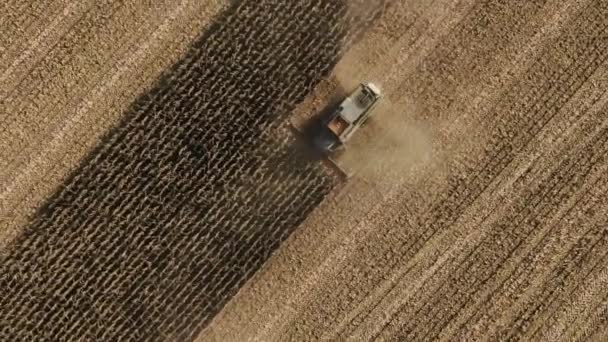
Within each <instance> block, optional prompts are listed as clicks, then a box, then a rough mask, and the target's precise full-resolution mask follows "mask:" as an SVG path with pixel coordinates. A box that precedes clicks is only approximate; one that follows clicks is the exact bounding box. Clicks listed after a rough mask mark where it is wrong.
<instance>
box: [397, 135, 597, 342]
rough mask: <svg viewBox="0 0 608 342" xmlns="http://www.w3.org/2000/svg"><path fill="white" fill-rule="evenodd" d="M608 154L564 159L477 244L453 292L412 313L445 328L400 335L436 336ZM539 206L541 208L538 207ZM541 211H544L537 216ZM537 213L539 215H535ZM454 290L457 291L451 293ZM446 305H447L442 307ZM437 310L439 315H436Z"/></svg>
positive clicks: (454, 279) (453, 280) (406, 330)
mask: <svg viewBox="0 0 608 342" xmlns="http://www.w3.org/2000/svg"><path fill="white" fill-rule="evenodd" d="M598 139H600V141H597V142H598V143H600V142H606V141H608V130H607V129H605V130H603V131H602V132H601V136H600V137H598ZM597 146H601V148H603V149H606V148H605V147H604V146H602V145H601V144H598V145H595V144H593V143H592V144H588V145H587V146H586V149H593V148H594V147H597ZM605 152H606V151H604V150H602V149H601V150H600V151H593V154H591V155H592V156H593V157H590V158H589V159H586V158H584V160H583V162H584V163H585V164H583V165H581V164H578V162H579V160H572V159H571V158H569V159H566V160H564V162H563V163H562V164H561V165H560V167H558V168H557V169H556V171H555V172H554V173H553V174H552V175H551V176H550V177H549V178H547V182H548V184H544V183H541V184H540V185H539V186H538V188H537V189H535V190H534V191H530V192H529V194H528V196H527V199H525V200H524V201H522V204H520V210H519V211H517V212H516V213H515V214H514V215H515V216H513V217H512V216H511V215H509V216H506V217H505V218H504V219H502V220H501V221H499V223H496V224H495V225H493V226H494V227H495V231H494V234H493V235H492V237H490V238H489V239H487V240H485V241H484V242H483V243H482V244H480V245H478V246H477V247H476V249H475V250H474V251H473V252H472V254H471V255H470V257H467V259H466V261H465V262H464V263H462V264H461V266H460V267H459V270H461V272H462V273H454V272H453V273H452V274H451V275H450V279H448V280H447V281H446V282H444V283H443V284H444V285H445V286H450V290H448V291H450V292H449V293H446V294H444V295H442V296H439V295H437V294H434V295H432V296H430V297H432V298H434V299H435V300H434V301H433V303H430V302H427V303H424V305H423V306H421V307H420V308H419V309H418V310H417V311H416V312H415V313H413V314H412V315H413V316H414V317H421V316H422V317H427V316H429V318H430V321H436V319H443V320H439V321H440V322H443V325H441V326H439V328H438V329H436V328H435V327H434V326H433V327H431V329H430V330H427V331H420V332H418V330H417V329H419V328H424V327H426V326H425V325H422V326H411V325H409V324H405V325H404V327H403V329H402V332H401V335H400V336H401V337H402V338H403V337H406V338H408V339H417V338H424V339H426V338H432V336H436V335H429V334H438V333H439V332H440V330H441V329H442V328H443V326H445V324H447V323H448V322H449V321H450V320H451V319H453V317H454V316H455V315H456V314H457V313H458V311H459V310H460V309H461V308H462V306H463V305H466V300H467V299H468V298H470V297H471V296H472V295H473V294H474V293H476V292H477V291H479V289H480V287H481V286H483V285H485V283H486V282H487V281H488V280H489V279H490V278H491V277H493V276H494V274H496V272H497V270H498V268H499V267H501V266H500V265H502V263H503V262H504V260H507V259H509V258H510V257H511V256H512V255H513V252H514V251H515V250H516V249H517V248H518V247H519V245H520V244H521V242H522V241H523V240H524V239H525V238H526V236H528V235H529V234H530V233H532V232H533V231H534V227H535V226H537V225H538V224H540V222H542V220H541V219H540V218H539V216H538V215H541V217H546V218H548V217H551V216H552V215H554V214H555V212H556V211H557V208H558V206H555V205H554V206H552V205H551V204H555V203H564V198H571V197H572V196H573V194H574V193H573V192H572V190H571V189H570V187H572V186H574V189H577V188H578V187H580V184H581V182H583V181H584V180H585V179H586V178H587V175H588V172H589V170H590V169H591V167H593V165H596V164H597V163H598V162H601V161H603V159H602V158H603V153H605ZM593 158H595V159H593ZM570 170H578V171H579V172H581V173H572V174H571V173H569V171H570ZM562 180H565V182H563V183H560V182H561V181H562ZM564 183H566V184H564ZM558 184H559V185H561V187H558V188H557V189H559V190H556V189H555V186H557V185H558ZM575 191H576V190H575ZM549 194H551V196H552V197H551V200H550V201H549V202H545V203H546V204H547V205H546V206H543V204H545V203H543V202H542V198H543V196H546V195H549ZM560 196H561V197H560ZM530 206H533V207H535V209H534V210H533V209H531V208H530ZM537 206H540V207H538V208H536V207H537ZM538 211H541V212H540V213H538ZM535 212H537V213H538V214H537V215H535ZM530 215H535V216H530ZM521 223H525V225H521ZM518 226H519V227H518ZM506 228H511V229H513V231H512V232H511V231H510V230H505V229H506ZM517 228H519V230H520V232H522V233H523V235H518V234H516V233H515V230H516V229H517ZM510 239H511V240H510ZM491 241H502V242H501V243H500V246H502V247H503V248H500V246H494V247H492V245H491V244H492V243H493V242H491ZM488 244H489V245H488ZM484 245H486V246H485V247H486V248H484ZM481 251H488V252H489V255H485V254H483V252H481ZM488 258H489V259H488ZM475 265H476V266H475ZM473 272H477V273H481V274H476V276H475V277H474V278H470V277H466V275H467V274H470V273H473ZM443 287H444V286H441V287H440V289H441V288H443ZM452 289H453V291H455V292H453V293H452V292H451V291H452ZM444 302H445V305H444V304H443V303H444ZM448 303H452V304H454V303H455V305H449V304H448ZM454 306H456V308H454ZM446 308H450V310H451V311H450V312H449V313H447V312H446ZM454 309H456V311H453V310H454ZM436 310H437V312H434V311H436ZM433 312H434V313H433ZM400 314H405V312H401V313H400ZM431 316H432V318H431ZM395 319H396V317H395ZM410 322H411V321H410ZM389 324H390V323H389ZM419 334H422V335H419Z"/></svg>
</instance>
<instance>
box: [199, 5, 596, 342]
mask: <svg viewBox="0 0 608 342" xmlns="http://www.w3.org/2000/svg"><path fill="white" fill-rule="evenodd" d="M389 6H390V7H389V8H388V10H387V11H386V12H385V14H384V15H383V16H382V18H381V19H380V20H379V21H378V22H377V23H376V24H375V25H374V27H373V28H372V29H370V30H369V31H368V32H367V33H366V35H365V36H364V38H363V39H362V40H361V41H359V42H358V43H357V44H355V45H354V46H353V47H352V48H351V49H350V51H349V52H348V53H347V54H346V56H344V58H343V59H342V60H341V61H340V63H339V64H338V65H337V66H336V68H335V70H334V72H333V74H332V77H331V78H329V79H328V80H327V81H326V82H324V83H323V84H322V85H320V86H319V87H317V89H316V91H315V93H314V94H313V95H312V96H311V97H310V98H308V99H307V100H306V101H305V102H304V103H303V104H301V105H300V106H299V108H298V109H297V110H296V113H295V115H296V119H297V118H299V117H307V116H308V115H309V114H310V113H314V112H317V111H319V110H320V109H321V108H323V107H324V106H325V105H326V104H327V103H328V102H331V101H333V100H334V96H335V94H336V93H341V94H344V93H345V92H347V91H348V90H350V89H352V87H353V86H354V85H355V84H356V82H358V81H360V80H372V81H374V82H377V83H378V84H380V85H381V86H382V88H383V90H384V92H385V95H386V98H385V100H386V101H385V103H384V105H383V106H382V107H380V109H378V111H377V113H375V114H374V117H373V118H372V120H371V123H370V124H369V125H368V126H367V127H366V128H364V129H362V130H361V131H360V132H361V133H360V134H359V135H358V136H357V137H356V138H355V141H353V142H352V143H351V144H350V146H349V147H350V149H349V148H347V152H345V153H344V154H343V155H342V156H341V157H340V162H341V163H342V164H343V165H344V166H346V167H348V168H349V169H350V170H352V171H354V173H355V174H354V176H353V177H352V178H351V179H350V180H349V181H348V183H347V184H346V185H345V186H344V187H343V188H341V189H340V190H339V191H337V192H336V193H335V194H334V195H333V196H331V197H330V199H328V200H326V201H325V202H323V203H322V204H321V205H320V206H319V207H318V208H317V209H316V210H315V211H314V212H313V213H312V214H311V215H310V216H309V217H308V218H307V220H306V221H305V222H304V223H303V224H302V225H301V227H300V228H298V230H297V231H296V232H295V233H294V234H293V235H292V236H291V237H290V238H289V239H288V240H287V241H286V242H285V243H284V244H283V246H282V248H281V249H279V251H278V252H277V253H276V254H275V255H273V256H272V257H271V259H270V260H269V262H267V263H266V265H265V266H264V267H263V268H262V270H261V271H260V272H258V273H257V274H256V275H255V276H254V277H253V278H252V280H251V281H249V282H248V283H247V284H246V285H245V286H244V287H243V288H242V289H241V290H240V292H239V293H238V294H237V295H236V296H235V297H234V298H233V299H232V300H231V301H230V302H229V303H228V305H227V306H226V307H225V308H224V310H223V311H222V312H220V314H219V315H218V316H216V318H215V319H214V321H213V322H212V323H211V325H209V326H208V327H207V328H206V329H205V330H204V331H203V333H202V334H201V335H200V336H199V340H200V341H309V340H352V341H368V340H400V341H418V340H420V341H423V340H424V341H428V340H444V341H475V340H522V341H528V340H539V341H547V340H551V341H553V340H561V341H575V340H588V339H589V340H596V341H603V340H604V339H605V338H606V329H607V328H606V326H607V324H608V283H607V281H608V277H607V274H608V273H607V272H608V258H607V257H606V252H607V251H608V248H607V247H608V246H607V244H608V230H607V229H608V221H607V219H608V199H607V198H606V194H607V190H608V161H607V160H606V153H607V152H608V151H607V150H608V103H607V102H606V101H607V100H608V96H607V95H606V90H607V89H608V88H607V87H608V70H607V67H608V65H607V64H606V58H608V36H607V35H606V32H607V26H608V19H607V18H608V5H607V4H606V2H604V1H599V0H595V1H594V0H583V1H551V0H549V1H482V0H478V1H475V0H462V1H455V0H438V1H420V0H402V1H394V2H392V3H391V4H390V5H389Z"/></svg>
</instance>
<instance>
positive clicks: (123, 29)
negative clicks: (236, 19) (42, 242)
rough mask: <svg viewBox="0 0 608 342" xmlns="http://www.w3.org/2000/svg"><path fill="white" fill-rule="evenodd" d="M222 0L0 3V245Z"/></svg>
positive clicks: (183, 48) (177, 53)
mask: <svg viewBox="0 0 608 342" xmlns="http://www.w3.org/2000/svg"><path fill="white" fill-rule="evenodd" d="M226 3H227V1H224V0H205V1H192V0H180V1H164V0H163V1H138V2H128V1H127V2H125V1H99V2H96V1H46V0H43V1H13V0H7V1H3V2H2V4H0V10H1V11H2V13H3V16H2V20H1V21H0V32H1V33H2V35H1V37H0V44H1V45H0V56H1V58H0V122H1V124H0V144H1V146H2V148H1V149H0V218H2V219H1V220H0V249H2V248H1V246H3V245H5V244H6V243H8V242H9V241H10V240H12V239H13V238H14V236H15V235H16V234H17V233H18V231H19V229H20V227H21V226H23V225H24V224H25V223H26V222H27V218H28V216H30V215H32V214H33V213H34V212H35V210H36V209H37V208H38V207H39V206H40V203H41V202H42V201H43V200H44V199H45V198H47V197H48V196H50V194H51V193H52V192H53V191H54V190H55V189H56V188H57V187H58V186H59V184H61V182H62V181H63V179H65V177H66V175H67V174H69V173H70V172H71V171H72V170H74V169H75V168H76V167H77V165H78V163H79V162H80V160H81V159H82V158H84V156H85V155H86V154H87V153H88V152H89V151H90V150H91V149H93V147H94V146H95V144H96V143H97V142H98V140H99V139H100V138H101V136H102V135H103V134H104V133H105V132H106V131H107V130H108V129H109V128H110V127H112V126H114V125H116V123H117V122H118V120H119V119H120V117H121V114H122V112H124V111H125V110H126V109H127V108H128V106H129V105H130V104H131V103H132V102H133V99H134V98H135V97H136V96H137V95H139V94H141V93H143V92H145V91H146V90H147V89H149V88H150V87H151V85H152V83H153V82H154V81H155V80H156V79H157V78H158V77H159V75H160V74H161V73H162V72H163V70H164V69H166V68H167V67H169V66H170V65H171V64H173V63H175V62H176V61H177V59H178V58H179V56H181V55H182V54H183V53H184V52H185V51H186V48H187V47H188V45H189V44H190V42H191V41H192V40H193V39H194V38H195V37H196V36H197V35H199V34H200V32H201V31H202V30H203V29H204V28H205V27H207V26H208V25H209V24H210V23H211V20H212V18H213V16H214V15H215V14H216V13H218V12H219V11H220V10H221V9H222V8H223V7H224V6H225V5H226Z"/></svg>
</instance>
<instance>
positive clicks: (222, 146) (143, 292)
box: [0, 0, 347, 340]
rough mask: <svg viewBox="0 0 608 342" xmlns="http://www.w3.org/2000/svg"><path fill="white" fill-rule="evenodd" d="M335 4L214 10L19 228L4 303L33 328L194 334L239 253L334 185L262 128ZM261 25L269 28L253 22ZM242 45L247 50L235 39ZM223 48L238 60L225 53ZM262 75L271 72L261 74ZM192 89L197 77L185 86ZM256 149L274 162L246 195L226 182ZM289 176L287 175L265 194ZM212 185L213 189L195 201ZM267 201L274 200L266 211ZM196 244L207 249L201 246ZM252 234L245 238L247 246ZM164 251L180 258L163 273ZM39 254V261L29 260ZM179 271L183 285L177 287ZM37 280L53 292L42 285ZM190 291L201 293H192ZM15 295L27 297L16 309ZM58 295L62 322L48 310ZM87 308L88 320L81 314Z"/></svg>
mask: <svg viewBox="0 0 608 342" xmlns="http://www.w3.org/2000/svg"><path fill="white" fill-rule="evenodd" d="M267 6H271V7H272V8H273V11H267V10H266V9H267ZM277 14H280V15H277ZM346 14H347V13H346V12H345V11H344V10H343V7H341V5H340V4H337V3H334V2H325V1H313V2H307V3H301V4H295V5H294V4H290V3H283V2H279V3H277V2H273V1H270V0H268V1H265V2H264V3H262V4H260V3H258V2H254V1H245V2H244V4H243V5H240V6H238V7H236V8H235V12H234V13H233V14H230V15H228V16H226V17H224V18H223V19H225V20H226V22H222V21H220V22H221V24H218V25H220V26H219V27H216V29H212V30H211V31H210V35H209V36H208V37H206V38H205V39H204V40H200V41H199V43H198V45H195V46H194V47H193V48H192V51H191V52H190V55H189V56H188V57H187V58H186V60H185V61H184V62H183V63H181V64H180V65H179V66H177V67H176V68H175V69H174V71H173V73H172V74H170V75H169V76H167V77H166V78H165V79H164V81H163V82H161V83H160V85H159V87H158V88H156V90H155V91H154V92H153V93H152V95H151V96H150V97H143V98H142V99H141V100H140V102H138V103H137V104H136V105H135V106H134V107H133V108H132V112H131V113H130V114H129V116H128V117H127V119H125V121H124V122H123V123H122V124H121V125H120V126H119V127H118V128H117V130H116V131H114V132H112V134H111V135H110V136H109V137H108V138H107V139H106V140H105V144H103V145H102V146H101V147H100V148H98V150H97V151H95V152H94V153H93V154H92V155H91V157H90V158H89V159H88V160H87V161H85V162H84V163H83V165H82V166H81V168H80V170H79V172H78V173H76V174H74V175H73V176H72V178H71V179H70V180H69V181H68V182H67V183H66V186H65V187H64V188H63V189H62V190H61V191H60V192H59V193H58V194H57V195H56V196H55V197H54V198H52V199H51V200H50V201H49V204H48V205H47V206H46V208H44V210H43V211H42V212H41V213H40V214H39V217H38V219H37V221H35V222H34V223H33V224H32V226H30V227H29V229H28V230H27V231H26V232H25V234H24V236H23V237H22V238H20V240H18V241H17V242H16V245H15V247H14V249H13V250H12V251H11V253H10V255H9V256H8V257H6V258H5V260H3V261H4V263H5V264H6V266H4V267H6V268H7V269H6V270H5V271H7V272H9V273H10V272H14V273H15V274H19V275H25V276H26V277H27V279H20V280H19V279H18V280H15V279H12V280H11V279H10V278H3V280H2V281H0V284H2V285H3V286H2V287H3V288H4V289H5V290H6V291H11V292H12V294H13V295H12V296H9V297H6V298H3V299H2V300H0V309H2V311H10V310H15V311H16V312H17V315H16V316H18V317H28V318H29V319H30V320H31V321H33V322H36V323H37V324H39V327H38V328H37V329H36V332H37V333H40V332H44V333H45V334H48V335H45V336H46V337H48V338H50V339H57V338H61V337H62V336H75V337H82V338H99V337H100V336H104V338H105V337H110V339H113V338H124V339H127V338H137V339H146V340H157V339H163V338H166V337H168V336H172V337H175V338H176V339H178V340H185V339H186V340H187V339H191V338H193V336H194V334H195V333H196V332H197V331H193V330H184V329H198V328H200V327H201V326H203V325H204V324H205V322H206V321H207V320H208V317H211V316H212V315H213V314H214V313H215V312H217V310H219V308H220V307H221V305H223V303H225V301H226V300H227V296H228V295H229V294H230V293H233V291H235V287H236V286H239V285H240V284H242V282H243V281H244V280H246V279H245V278H244V276H245V275H247V276H249V275H251V273H252V272H253V271H254V270H252V269H242V268H241V267H245V268H246V267H259V265H260V264H261V262H263V260H265V259H266V258H268V256H269V254H270V253H271V252H272V251H273V250H274V249H276V247H277V246H278V244H279V243H280V242H281V241H282V239H284V238H285V237H286V236H288V234H289V233H290V232H291V229H293V227H295V226H296V225H297V223H298V222H300V221H301V220H302V219H303V217H304V216H305V215H306V213H307V212H308V211H310V210H311V209H312V208H313V207H314V206H315V205H316V204H318V202H319V201H320V200H321V199H322V198H323V197H324V196H325V194H326V193H327V192H328V191H329V189H331V187H332V186H333V182H334V181H333V180H331V179H328V178H326V176H325V175H323V172H322V171H321V169H320V166H314V165H308V166H307V165H303V166H305V167H302V165H301V166H300V167H299V168H297V167H296V168H293V166H292V164H293V162H294V160H299V156H294V155H293V151H284V152H281V150H282V149H285V148H286V147H285V146H283V145H281V144H283V143H280V142H279V143H278V144H277V143H276V142H270V141H268V140H264V138H262V137H263V136H264V133H263V132H265V130H266V129H269V128H271V127H273V126H272V122H273V120H274V119H276V116H279V115H284V113H285V112H287V111H288V110H289V109H290V108H291V107H293V105H294V104H295V103H296V102H298V101H301V99H302V98H303V97H304V96H305V95H306V93H307V92H308V91H309V90H310V87H312V86H313V85H314V84H315V83H316V82H318V79H319V78H320V77H322V75H323V74H325V73H327V71H328V70H329V68H330V67H331V64H332V63H334V62H335V59H336V58H337V55H338V54H339V52H340V48H341V47H340V42H342V41H344V40H345V39H347V35H346V32H345V31H344V30H346V29H347V27H345V26H342V25H341V23H340V22H341V20H340V15H346ZM294 18H297V20H294ZM230 20H233V21H234V22H233V23H230ZM224 25H225V26H224ZM290 25H294V26H295V28H294V29H289V26H290ZM265 27H274V28H275V30H276V31H272V30H261V31H260V29H261V28H265ZM221 28H226V29H221ZM251 28H256V29H257V32H251ZM243 33H245V34H243ZM248 36H250V37H251V38H250V37H248ZM252 38H253V39H252ZM311 40H312V43H310V45H311V46H314V47H315V49H319V51H316V50H311V51H309V52H308V54H304V55H303V54H302V53H301V51H298V49H295V48H293V47H295V46H302V43H303V42H306V43H308V42H309V41H311ZM304 45H306V44H304ZM238 49H241V50H242V51H243V52H242V53H239V54H234V52H235V50H238ZM245 51H246V52H245ZM310 53H312V54H310ZM232 55H236V56H237V59H236V60H227V59H226V57H227V56H232ZM268 56H272V57H273V58H269V57H268ZM282 57H283V58H282ZM254 65H255V66H256V69H251V66H254ZM218 75H220V78H219V79H218ZM221 77H225V78H224V79H222V78H221ZM229 77H232V78H229ZM269 79H270V80H277V82H275V83H271V84H267V83H265V82H266V81H267V80H269ZM278 80H280V82H279V81H278ZM281 82H289V84H290V85H291V88H287V87H286V86H284V84H283V83H281ZM262 84H264V85H265V86H264V87H261V85H262ZM199 90H204V91H203V93H201V94H200V95H199V96H197V97H193V96H192V95H193V92H197V91H199ZM218 95H221V96H218ZM152 119H153V120H152ZM247 140H250V141H251V143H247ZM235 141H239V144H235ZM258 145H259V147H258V148H254V147H255V146H258ZM129 146H131V147H133V148H129ZM255 151H259V152H261V153H256V152H255ZM275 155H276V156H275ZM275 158H278V159H275ZM264 163H268V165H272V166H273V167H274V168H273V169H261V171H259V172H261V173H260V174H258V175H257V176H256V177H260V180H261V182H259V186H260V187H262V188H257V189H258V190H260V189H261V190H262V191H255V190H256V188H253V189H251V188H248V189H247V191H248V192H249V194H248V195H246V196H247V197H246V198H250V196H252V193H259V194H262V195H263V194H264V193H265V192H264V191H267V192H266V193H267V194H269V197H268V198H266V199H263V200H261V201H257V202H255V201H254V202H250V203H243V202H242V201H240V200H239V199H238V198H236V199H235V198H234V197H233V196H229V194H230V193H231V189H238V188H239V187H241V186H244V185H243V183H242V182H241V180H242V176H243V175H242V172H246V173H249V172H253V175H256V172H257V171H256V172H254V171H255V170H260V169H259V168H260V167H262V166H264ZM244 165H247V166H246V167H245V166H244ZM209 166H211V167H209ZM213 169H220V170H222V171H225V173H221V172H217V171H216V170H213ZM239 170H242V171H239ZM300 172H303V174H301V173H300ZM121 175H122V176H121ZM133 175H136V176H133ZM294 177H295V178H294ZM108 179H110V181H106V180H108ZM254 179H256V178H254ZM289 179H294V181H289ZM285 183H286V185H284V186H289V187H290V188H288V189H285V188H281V192H279V193H273V192H274V191H273V189H275V188H276V186H277V185H279V184H285ZM270 194H272V196H270ZM300 194H303V195H300ZM209 197H211V198H213V200H211V201H203V202H198V201H193V199H196V198H209ZM217 197H220V198H217ZM290 203H298V205H299V206H298V207H295V208H294V207H293V205H291V204H290ZM237 204H239V205H241V207H242V209H243V210H244V212H242V215H239V210H238V209H239V207H238V206H237ZM287 208H292V209H294V210H295V211H291V210H286V209H287ZM274 212H279V213H282V214H281V215H269V213H274ZM83 213H84V214H85V215H83ZM226 213H231V214H232V217H231V216H228V214H226ZM252 215H253V216H252ZM245 226H253V227H259V228H264V229H258V228H256V229H254V230H251V231H249V232H243V233H244V234H245V235H241V234H240V233H239V234H237V235H235V232H234V231H233V230H234V229H238V227H245ZM107 227H112V229H107ZM280 227H284V228H280ZM266 228H273V229H266ZM76 229H78V230H76ZM66 236H68V237H69V238H67V239H66ZM206 236H209V237H210V238H206ZM268 240H271V241H272V242H264V241H268ZM226 243H228V245H226ZM248 243H251V244H252V245H251V247H250V248H246V247H247V246H248V245H247V244H248ZM159 244H160V246H159ZM242 244H244V246H243V245H242ZM203 246H207V247H210V249H209V250H205V249H203V250H202V251H201V250H200V249H201V247H203ZM213 246H216V247H213ZM237 247H239V248H238V250H239V253H236V254H235V253H234V251H235V250H237V249H235V248H237ZM241 247H242V248H244V252H243V253H245V254H240V253H241V251H242V250H241V249H240V248H241ZM258 247H259V248H258ZM32 248H33V249H32ZM252 248H256V252H255V253H249V254H250V255H247V252H248V251H250V250H251V249H252ZM260 249H261V250H260ZM171 251H178V253H171ZM181 251H183V254H180V252H181ZM28 252H30V253H28ZM210 253H213V258H214V262H212V263H208V260H209V258H208V257H207V256H209V255H210ZM28 254H29V255H28ZM251 254H253V255H251ZM239 255H240V256H241V257H242V258H244V259H238V257H239ZM169 256H171V258H169ZM32 261H33V262H32ZM237 261H238V262H237ZM169 262H172V263H173V266H175V267H171V271H170V272H167V270H168V269H169V268H168V267H169V264H168V263H169ZM40 264H42V265H43V267H42V268H41V269H44V270H45V272H43V273H42V274H36V273H35V271H34V270H35V269H36V268H38V267H40V266H41V265H40ZM222 264H223V265H222ZM220 265H221V268H220V267H219V266H220ZM68 269H71V270H72V271H70V272H65V271H64V270H68ZM116 270H117V271H118V273H116ZM112 271H113V273H112V275H107V272H112ZM7 272H3V274H9V273H7ZM51 275H52V276H51ZM15 281H22V282H23V283H24V284H25V285H28V286H20V285H19V284H18V283H15ZM34 281H35V282H34ZM176 281H177V282H178V283H177V284H178V285H180V286H185V287H184V288H180V287H176V286H175V285H176ZM192 284H194V287H189V286H192ZM40 288H43V289H45V292H46V293H48V294H51V295H48V294H46V293H38V292H37V291H38V289H40ZM182 289H183V290H182ZM198 291H208V292H206V293H205V294H204V295H201V296H199V295H198V294H197V292H198ZM173 295H174V296H173ZM166 296H173V297H166ZM16 297H20V298H21V299H17V300H16V301H15V298H16ZM62 297H65V298H69V299H70V301H71V303H70V304H69V305H67V309H66V305H63V306H61V307H63V309H61V308H60V306H57V309H56V310H51V311H50V312H49V311H47V310H42V308H44V307H45V306H47V305H51V306H55V303H57V301H58V300H59V299H60V298H62ZM167 299H169V300H172V301H171V302H170V303H166V302H165V301H166V300H167ZM14 302H20V303H26V304H25V305H23V304H21V305H22V306H21V307H17V308H15V309H13V308H14V305H12V303H14ZM59 302H61V301H60V300H59ZM106 302H109V303H111V304H110V305H107V304H104V303H106ZM28 303H29V304H28ZM112 303H113V305H112ZM100 306H102V307H103V309H98V308H99V307H100ZM9 308H10V310H9ZM64 310H68V315H67V316H66V317H65V319H66V321H65V324H62V325H57V326H53V325H51V324H52V323H53V321H55V320H56V319H57V318H59V317H61V316H62V315H65V314H66V313H65V311H64ZM201 310H205V311H201ZM62 311H63V312H62ZM76 312H78V315H77V316H76V315H74V313H76ZM175 312H179V315H177V316H174V315H173V314H174V313H175ZM125 317H126V318H127V319H125ZM90 321H97V322H99V326H96V327H95V326H91V325H89V324H86V322H90ZM12 325H15V324H12ZM129 325H134V327H129ZM45 327H47V328H46V329H45ZM21 330H22V331H23V333H24V334H25V333H27V332H28V331H30V330H28V329H26V327H22V329H21ZM0 331H2V332H3V333H4V334H8V330H7V329H4V330H0ZM104 334H105V335H104ZM5 336H6V335H5Z"/></svg>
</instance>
